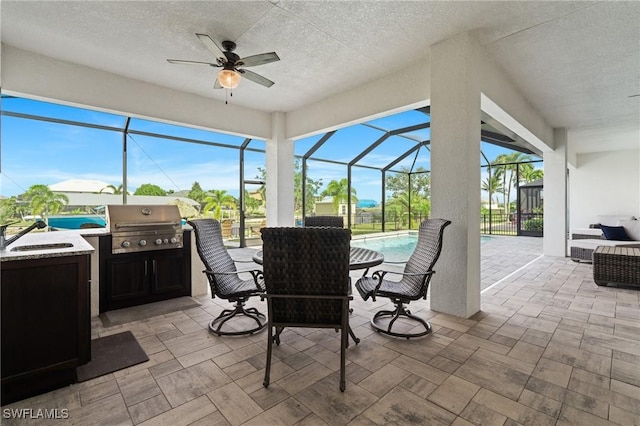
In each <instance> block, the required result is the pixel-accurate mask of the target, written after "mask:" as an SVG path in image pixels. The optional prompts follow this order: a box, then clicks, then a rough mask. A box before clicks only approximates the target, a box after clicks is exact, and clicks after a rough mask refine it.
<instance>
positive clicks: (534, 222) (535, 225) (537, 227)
mask: <svg viewBox="0 0 640 426" xmlns="http://www.w3.org/2000/svg"><path fill="white" fill-rule="evenodd" d="M543 224H544V220H543V219H541V218H534V219H529V220H525V221H524V222H522V229H524V230H525V231H542V229H543Z"/></svg>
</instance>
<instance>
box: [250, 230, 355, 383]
mask: <svg viewBox="0 0 640 426" xmlns="http://www.w3.org/2000/svg"><path fill="white" fill-rule="evenodd" d="M350 239H351V231H349V230H348V229H337V228H264V229H263V230H262V241H263V253H264V259H263V264H262V266H263V269H264V282H265V286H266V293H265V294H264V295H263V297H265V298H266V299H267V306H268V312H269V324H268V329H269V338H268V345H267V363H266V371H265V375H264V383H263V384H264V387H268V386H269V380H270V378H269V374H270V371H271V355H272V352H273V343H274V342H275V343H276V344H277V345H279V344H280V333H281V332H282V330H283V329H284V328H285V327H305V328H335V329H336V330H340V331H341V343H340V390H341V391H344V389H345V357H346V355H345V351H346V347H347V345H348V338H349V334H350V328H349V300H351V299H352V297H351V294H350V293H351V283H350V280H349V241H350ZM274 331H275V334H274ZM357 342H358V340H356V343H357Z"/></svg>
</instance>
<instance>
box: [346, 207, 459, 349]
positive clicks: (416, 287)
mask: <svg viewBox="0 0 640 426" xmlns="http://www.w3.org/2000/svg"><path fill="white" fill-rule="evenodd" d="M450 223H451V221H449V220H445V219H426V220H424V221H423V222H422V223H421V224H420V230H419V232H418V243H417V245H416V249H415V250H414V252H413V254H412V255H411V257H410V258H409V261H408V262H406V265H405V267H404V272H394V271H388V270H379V271H376V272H374V273H373V274H372V276H371V277H366V276H365V277H362V278H360V279H359V280H358V281H357V282H356V288H357V289H358V292H359V293H360V295H361V296H362V298H363V299H364V300H367V299H369V298H371V300H373V301H375V300H376V297H386V298H389V299H390V300H391V301H392V302H393V304H394V305H395V309H394V310H393V311H389V310H381V311H378V312H376V314H375V315H374V316H373V318H371V326H372V327H373V328H374V329H375V330H377V331H378V332H380V333H384V334H388V335H390V336H396V337H406V338H407V339H409V338H411V337H420V336H424V335H427V334H429V333H430V332H431V325H430V324H429V323H428V322H427V321H425V320H424V319H422V318H420V317H417V316H415V315H412V314H411V312H410V311H409V310H408V309H407V308H406V307H405V306H404V305H405V304H408V303H409V302H410V301H412V300H418V299H421V298H422V299H426V298H427V289H428V288H429V282H430V280H431V276H432V275H433V274H435V271H434V270H433V267H434V265H435V264H436V261H437V260H438V257H440V251H441V250H442V236H443V233H444V228H445V227H446V226H448V225H449V224H450ZM385 263H394V262H385ZM388 274H397V275H401V279H400V280H399V281H391V280H388V279H386V276H387V275H388ZM400 317H404V318H407V319H409V320H412V321H414V322H417V323H419V324H421V325H422V326H423V327H424V328H425V330H424V331H420V332H416V333H403V332H399V331H394V329H393V326H394V324H395V323H396V321H397V320H398V318H400ZM384 318H387V319H388V318H390V321H389V323H388V324H387V325H386V326H384V325H383V324H381V321H379V320H381V319H384Z"/></svg>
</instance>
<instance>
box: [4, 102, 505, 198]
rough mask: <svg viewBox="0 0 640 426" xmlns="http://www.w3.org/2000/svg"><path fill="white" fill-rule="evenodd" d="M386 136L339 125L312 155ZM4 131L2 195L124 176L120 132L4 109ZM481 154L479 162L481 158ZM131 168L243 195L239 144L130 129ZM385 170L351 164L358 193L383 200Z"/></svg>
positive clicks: (343, 170) (255, 162)
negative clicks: (71, 181) (22, 115)
mask: <svg viewBox="0 0 640 426" xmlns="http://www.w3.org/2000/svg"><path fill="white" fill-rule="evenodd" d="M2 107H3V109H4V110H5V111H11V112H20V113H26V114H33V115H42V116H47V117H53V118H61V119H66V120H71V121H79V122H86V123H92V124H96V125H101V126H109V127H116V128H122V127H123V126H124V122H125V118H124V117H122V116H119V115H114V114H108V113H103V112H98V111H91V110H83V109H79V108H73V107H68V106H63V105H56V104H50V103H44V102H37V101H31V100H26V99H20V98H11V97H9V98H3V99H2ZM424 120H425V115H424V114H422V113H420V112H417V111H407V112H405V113H402V114H398V115H394V116H389V117H385V118H381V119H377V120H374V121H372V122H369V123H370V124H372V125H374V126H377V127H380V128H384V129H395V128H399V127H406V126H410V125H413V124H417V123H419V122H423V121H424ZM130 129H131V130H139V131H146V132H152V133H159V134H166V135H171V136H180V137H185V138H192V139H198V140H204V141H208V142H213V143H221V144H225V145H232V146H239V145H240V144H241V143H242V142H243V141H244V138H241V137H236V136H231V135H226V134H222V133H214V132H208V131H204V130H198V129H191V128H186V127H180V126H174V125H169V124H164V123H158V122H151V121H146V120H140V119H132V120H131V123H130ZM382 135H383V132H381V131H379V130H376V129H373V128H370V127H366V126H363V125H356V126H352V127H349V128H345V129H341V130H339V131H338V132H336V134H335V135H334V136H333V137H332V138H331V139H329V141H328V142H327V143H325V145H323V146H322V147H321V148H320V149H319V150H318V151H317V152H316V153H315V154H314V155H313V157H316V158H327V159H331V160H334V161H343V162H349V161H351V160H353V159H354V158H355V157H356V156H357V155H359V154H360V153H361V152H362V150H363V149H365V148H366V147H367V146H369V145H370V144H371V143H373V142H374V141H375V140H377V139H378V138H379V137H381V136H382ZM1 136H2V150H1V158H0V161H1V166H2V175H1V180H0V185H1V186H0V194H1V195H4V196H11V195H18V194H20V193H22V192H24V191H25V190H26V189H27V188H28V187H29V186H31V185H33V184H47V185H50V184H53V183H57V182H61V181H64V180H67V179H90V180H100V181H104V182H106V183H107V184H112V185H115V186H117V185H119V184H121V183H122V154H121V149H122V133H121V132H116V131H108V130H99V129H92V128H86V127H78V126H69V125H61V124H57V123H50V122H43V121H34V120H25V119H22V118H15V117H7V116H2V135H1ZM321 136H322V135H316V136H312V137H309V138H305V139H302V140H299V141H297V142H296V146H295V153H296V155H302V154H304V153H306V152H307V151H308V150H309V148H310V147H311V146H313V144H315V143H316V142H317V141H318V140H319V138H320V137H321ZM412 136H413V137H415V138H417V139H419V140H425V139H428V138H429V137H430V131H429V129H425V130H419V131H415V132H414V133H413V134H412ZM414 144H415V142H414V141H411V140H408V139H406V138H403V137H400V136H392V137H390V138H389V139H387V140H386V141H385V142H384V143H382V144H381V145H380V146H379V147H377V148H376V149H374V150H373V151H372V152H371V153H369V154H368V155H367V156H366V157H365V158H363V160H362V161H361V162H359V164H365V165H368V166H373V167H384V166H386V165H387V164H389V163H390V162H391V161H393V160H394V159H396V158H397V157H398V156H399V155H400V154H402V153H404V152H406V151H407V150H408V149H410V148H411V147H412V146H413V145H414ZM482 145H483V147H482V148H483V151H484V152H485V155H486V156H487V157H488V158H489V159H490V160H492V159H494V158H495V157H496V156H497V155H499V154H501V153H505V152H509V151H508V150H505V149H502V148H499V147H495V146H492V145H489V144H486V143H483V144H482ZM250 147H252V148H256V149H262V150H264V148H265V143H264V141H260V140H254V141H252V142H251V144H250ZM414 160H415V167H419V166H422V167H424V168H426V169H430V167H431V166H430V155H429V152H428V150H427V149H425V148H421V149H420V151H419V153H418V156H417V158H415V155H412V156H409V158H407V159H406V160H404V161H402V162H401V163H400V164H399V165H398V166H396V167H400V166H403V165H404V166H406V167H410V166H411V164H412V163H413V161H414ZM478 161H479V163H478V164H480V159H479V160H478ZM308 166H309V172H308V175H309V177H311V178H312V179H314V180H319V179H322V182H323V183H324V186H325V187H326V184H328V183H329V182H330V181H331V180H334V179H336V180H339V179H342V178H345V177H346V176H347V167H346V166H342V165H336V164H331V163H326V162H320V161H309V162H308ZM127 167H128V187H129V190H130V191H133V190H135V188H137V187H138V186H140V185H142V184H144V183H153V184H156V185H159V186H160V187H162V188H163V189H165V190H173V191H176V192H177V191H180V190H189V189H190V188H191V186H192V184H193V182H195V181H197V182H199V183H200V185H201V187H202V188H203V189H205V190H210V189H224V190H227V191H228V192H229V193H230V194H232V195H234V196H238V188H239V169H238V167H239V151H238V150H236V149H228V148H218V147H215V148H212V147H210V146H206V145H202V144H193V143H183V142H177V141H171V140H166V139H160V138H153V137H148V136H143V135H135V134H133V135H130V137H129V139H128V142H127ZM259 167H264V154H263V153H256V152H252V151H247V152H246V154H245V178H246V179H253V178H255V177H256V176H257V175H258V173H259V172H258V168H259ZM380 176H381V173H380V171H378V170H371V169H366V168H360V167H354V168H353V169H352V185H353V187H355V188H356V191H357V196H358V198H359V199H373V200H376V201H380V199H381V188H380ZM483 178H484V177H483ZM247 189H249V190H252V189H257V188H249V187H248V188H247Z"/></svg>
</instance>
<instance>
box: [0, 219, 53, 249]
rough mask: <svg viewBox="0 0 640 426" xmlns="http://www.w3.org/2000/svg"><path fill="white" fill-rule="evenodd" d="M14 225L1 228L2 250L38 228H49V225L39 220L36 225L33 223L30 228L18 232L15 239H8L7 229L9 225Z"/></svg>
mask: <svg viewBox="0 0 640 426" xmlns="http://www.w3.org/2000/svg"><path fill="white" fill-rule="evenodd" d="M13 223H15V222H13ZM13 223H7V224H6V225H2V226H0V250H4V249H6V248H7V246H8V245H9V244H11V243H13V242H14V241H15V240H17V239H18V238H20V237H22V236H23V235H25V234H26V233H28V232H31V231H33V230H34V229H36V228H38V229H42V228H44V227H46V226H47V224H46V223H44V222H43V221H41V220H37V221H35V222H34V223H32V224H31V225H30V226H29V227H28V228H25V229H23V230H22V231H20V232H18V233H17V234H16V235H14V236H13V237H11V238H9V239H7V227H8V226H9V225H13Z"/></svg>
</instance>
